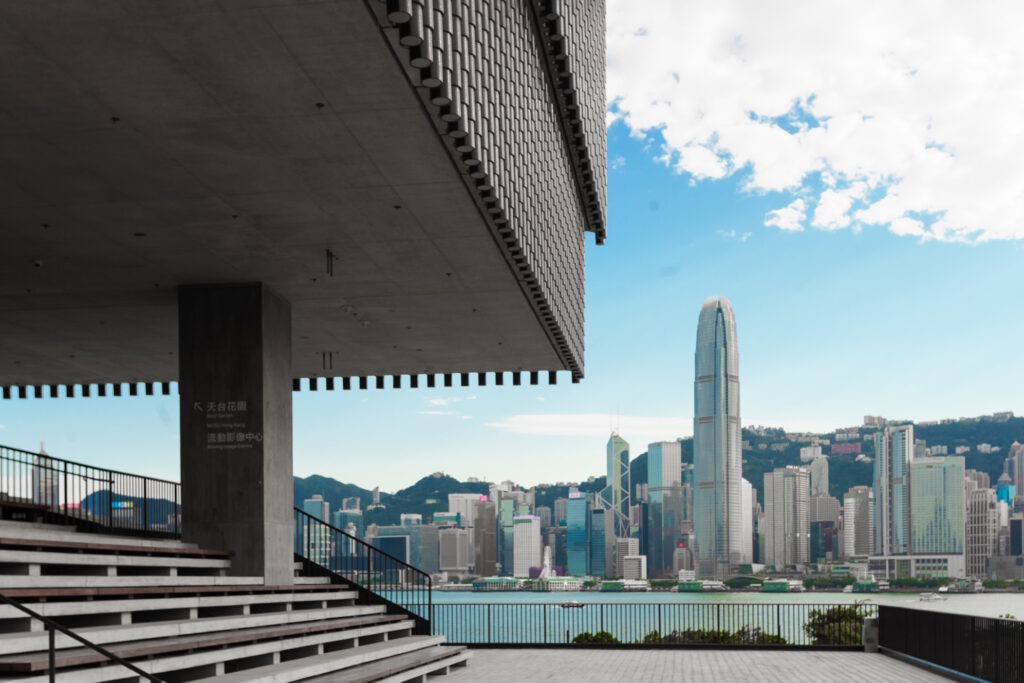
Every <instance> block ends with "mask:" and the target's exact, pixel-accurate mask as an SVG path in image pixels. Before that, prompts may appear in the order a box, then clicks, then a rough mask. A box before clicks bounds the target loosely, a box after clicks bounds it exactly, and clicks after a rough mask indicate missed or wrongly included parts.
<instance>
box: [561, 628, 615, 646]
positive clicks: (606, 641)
mask: <svg viewBox="0 0 1024 683" xmlns="http://www.w3.org/2000/svg"><path fill="white" fill-rule="evenodd" d="M572 642H573V645H619V644H620V642H619V639H618V638H616V637H615V636H613V635H612V634H611V633H608V631H598V632H597V633H581V634H579V635H578V636H576V637H575V638H573V639H572Z"/></svg>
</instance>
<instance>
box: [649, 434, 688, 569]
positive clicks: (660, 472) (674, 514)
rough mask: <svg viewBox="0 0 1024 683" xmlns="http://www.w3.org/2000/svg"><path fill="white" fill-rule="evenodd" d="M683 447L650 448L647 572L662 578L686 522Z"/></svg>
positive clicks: (667, 443) (654, 445) (662, 445)
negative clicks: (683, 523)
mask: <svg viewBox="0 0 1024 683" xmlns="http://www.w3.org/2000/svg"><path fill="white" fill-rule="evenodd" d="M681 476H682V446H681V445H680V443H679V442H678V441H662V442H660V443H652V444H650V445H649V446H648V447H647V500H648V505H647V516H648V527H649V530H648V555H647V572H648V574H649V575H650V576H651V577H660V576H661V575H662V574H664V573H667V572H669V571H671V568H672V552H673V551H674V550H675V547H676V540H677V538H678V537H679V534H680V531H681V528H682V521H683V485H682V480H681Z"/></svg>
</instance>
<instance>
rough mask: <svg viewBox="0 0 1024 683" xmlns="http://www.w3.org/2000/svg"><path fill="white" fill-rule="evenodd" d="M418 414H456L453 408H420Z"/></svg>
mask: <svg viewBox="0 0 1024 683" xmlns="http://www.w3.org/2000/svg"><path fill="white" fill-rule="evenodd" d="M419 413H420V415H458V413H456V412H455V411H454V410H421V411H419Z"/></svg>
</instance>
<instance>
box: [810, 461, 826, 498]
mask: <svg viewBox="0 0 1024 683" xmlns="http://www.w3.org/2000/svg"><path fill="white" fill-rule="evenodd" d="M811 495H812V496H827V495H828V458H826V457H825V456H824V455H817V456H815V457H814V459H813V460H811Z"/></svg>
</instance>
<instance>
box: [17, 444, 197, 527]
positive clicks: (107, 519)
mask: <svg viewBox="0 0 1024 683" xmlns="http://www.w3.org/2000/svg"><path fill="white" fill-rule="evenodd" d="M180 501H181V484H178V483H176V482H173V481H165V480H163V479H154V478H153V477H144V476H142V475H138V474H128V473H126V472H118V471H115V470H108V469H105V468H102V467H93V466H91V465H84V464H82V463H77V462H72V461H70V460H63V459H61V458H55V457H53V456H52V455H48V454H45V453H31V452H29V451H23V450H19V449H17V448H9V447H7V446H0V508H4V509H5V510H6V511H8V514H11V511H13V512H15V513H19V512H20V514H22V515H23V516H24V515H32V516H38V517H42V518H44V519H47V520H56V521H71V522H74V523H76V524H78V526H79V527H81V528H83V529H84V530H89V529H90V528H92V530H96V531H101V530H104V529H110V530H112V531H116V532H117V533H119V534H138V535H144V536H162V537H169V538H180V537H181V504H180Z"/></svg>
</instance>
